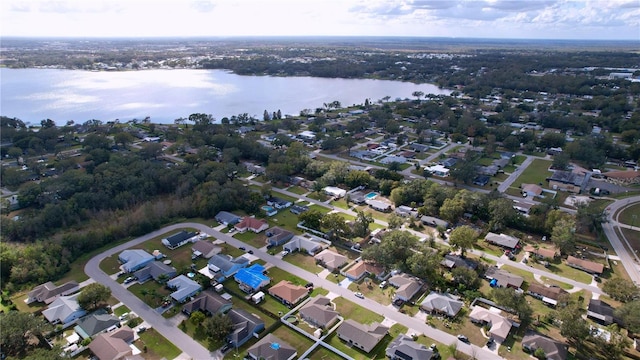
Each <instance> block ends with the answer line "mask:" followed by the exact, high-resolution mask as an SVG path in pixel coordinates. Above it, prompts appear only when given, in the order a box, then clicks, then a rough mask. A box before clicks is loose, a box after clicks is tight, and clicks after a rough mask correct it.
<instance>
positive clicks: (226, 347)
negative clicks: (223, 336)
mask: <svg viewBox="0 0 640 360" xmlns="http://www.w3.org/2000/svg"><path fill="white" fill-rule="evenodd" d="M229 349H231V345H229V344H224V345H223V346H222V347H221V348H220V352H221V353H223V354H224V353H226V352H227V351H229Z"/></svg>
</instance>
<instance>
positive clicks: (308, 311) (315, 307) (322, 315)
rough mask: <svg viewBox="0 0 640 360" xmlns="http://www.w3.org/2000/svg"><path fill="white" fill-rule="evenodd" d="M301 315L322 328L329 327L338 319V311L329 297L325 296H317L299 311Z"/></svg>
mask: <svg viewBox="0 0 640 360" xmlns="http://www.w3.org/2000/svg"><path fill="white" fill-rule="evenodd" d="M299 314H300V317H301V318H302V319H303V320H304V321H306V322H307V323H309V324H310V325H311V326H315V327H318V328H321V329H328V328H330V327H331V325H333V324H334V323H335V322H336V321H338V316H339V315H340V314H338V312H337V311H335V310H334V309H333V304H332V303H331V300H329V298H327V297H324V296H316V297H314V298H313V299H311V301H309V302H308V303H307V304H305V305H304V306H303V307H302V308H300V311H299Z"/></svg>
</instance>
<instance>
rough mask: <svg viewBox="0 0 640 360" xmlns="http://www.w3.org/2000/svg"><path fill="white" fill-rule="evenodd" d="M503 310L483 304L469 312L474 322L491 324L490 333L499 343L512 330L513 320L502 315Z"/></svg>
mask: <svg viewBox="0 0 640 360" xmlns="http://www.w3.org/2000/svg"><path fill="white" fill-rule="evenodd" d="M501 313H502V311H500V310H498V309H496V308H492V309H491V310H489V309H486V308H483V307H481V306H477V305H476V306H474V307H473V309H472V310H471V313H470V314H469V319H470V320H471V321H472V322H475V323H479V324H483V325H484V324H487V325H489V327H490V329H489V335H491V337H492V338H493V339H494V340H496V341H497V342H499V343H502V342H503V341H504V340H505V339H506V338H507V336H509V332H510V331H511V327H512V324H511V321H509V320H508V319H506V318H505V317H503V316H502V315H501Z"/></svg>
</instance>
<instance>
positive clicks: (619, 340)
mask: <svg viewBox="0 0 640 360" xmlns="http://www.w3.org/2000/svg"><path fill="white" fill-rule="evenodd" d="M607 331H608V332H609V336H607V337H604V336H592V339H593V343H594V344H595V345H596V348H597V349H598V351H599V352H600V353H601V354H602V355H603V357H604V358H605V359H622V356H623V355H624V353H625V351H626V349H627V348H628V347H629V346H630V345H631V340H629V338H628V337H627V336H626V335H625V334H623V333H622V332H621V331H620V329H619V328H618V325H616V324H612V325H609V326H607Z"/></svg>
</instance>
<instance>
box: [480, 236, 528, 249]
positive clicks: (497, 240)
mask: <svg viewBox="0 0 640 360" xmlns="http://www.w3.org/2000/svg"><path fill="white" fill-rule="evenodd" d="M484 239H485V240H486V241H487V242H488V243H490V244H493V245H497V246H500V247H503V248H505V249H509V250H514V249H516V248H517V247H518V243H519V242H520V239H518V238H516V237H513V236H510V235H507V234H500V235H498V234H496V233H492V232H490V233H488V234H487V236H485V237H484Z"/></svg>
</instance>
